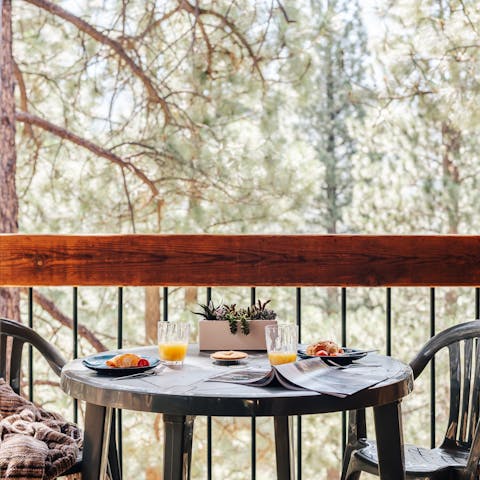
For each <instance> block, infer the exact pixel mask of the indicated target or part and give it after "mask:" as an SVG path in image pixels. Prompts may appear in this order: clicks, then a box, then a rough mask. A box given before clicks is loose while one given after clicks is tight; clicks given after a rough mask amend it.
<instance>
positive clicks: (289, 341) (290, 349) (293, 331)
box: [265, 323, 298, 365]
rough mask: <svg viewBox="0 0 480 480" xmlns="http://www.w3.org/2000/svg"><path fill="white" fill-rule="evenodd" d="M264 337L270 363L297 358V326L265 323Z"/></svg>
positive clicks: (275, 363)
mask: <svg viewBox="0 0 480 480" xmlns="http://www.w3.org/2000/svg"><path fill="white" fill-rule="evenodd" d="M265 339H266V342H267V353H268V359H269V361H270V365H281V364H282V363H290V362H295V360H297V346H298V328H297V326H296V325H294V324H290V323H288V324H277V325H267V326H266V327H265Z"/></svg>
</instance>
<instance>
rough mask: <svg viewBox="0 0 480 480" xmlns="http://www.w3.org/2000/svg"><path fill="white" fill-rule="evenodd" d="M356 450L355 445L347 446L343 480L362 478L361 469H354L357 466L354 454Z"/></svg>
mask: <svg viewBox="0 0 480 480" xmlns="http://www.w3.org/2000/svg"><path fill="white" fill-rule="evenodd" d="M355 450H356V449H355V448H353V447H347V449H346V451H345V456H344V458H343V465H342V476H341V477H340V478H341V480H358V479H359V478H360V473H361V471H359V470H353V468H355V459H354V457H353V456H352V454H353V452H354V451H355Z"/></svg>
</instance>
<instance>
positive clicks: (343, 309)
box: [340, 287, 348, 458]
mask: <svg viewBox="0 0 480 480" xmlns="http://www.w3.org/2000/svg"><path fill="white" fill-rule="evenodd" d="M340 311H341V313H340V315H341V323H342V333H341V335H342V345H343V346H345V345H347V289H346V288H345V287H342V289H341V309H340ZM347 435H348V431H347V412H342V458H343V457H344V455H345V449H346V448H347Z"/></svg>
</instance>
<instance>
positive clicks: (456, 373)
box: [445, 342, 462, 443]
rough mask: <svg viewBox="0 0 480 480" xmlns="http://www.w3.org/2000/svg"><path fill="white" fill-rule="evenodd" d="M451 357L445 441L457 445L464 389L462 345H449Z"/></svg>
mask: <svg viewBox="0 0 480 480" xmlns="http://www.w3.org/2000/svg"><path fill="white" fill-rule="evenodd" d="M448 351H449V357H450V413H449V419H448V427H447V433H446V435H445V441H446V442H447V443H448V442H452V443H456V438H457V432H458V420H459V419H458V414H459V411H460V392H461V387H462V367H461V363H460V345H459V343H458V342H456V343H452V344H450V345H448Z"/></svg>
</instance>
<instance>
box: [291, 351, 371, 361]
mask: <svg viewBox="0 0 480 480" xmlns="http://www.w3.org/2000/svg"><path fill="white" fill-rule="evenodd" d="M342 348H343V352H344V353H342V354H340V355H334V356H333V355H324V356H320V355H307V353H306V352H305V350H304V349H300V350H298V352H297V354H298V357H299V358H301V359H302V360H305V359H307V358H321V359H322V360H325V363H327V364H328V365H332V364H333V363H335V364H337V365H348V364H349V363H352V362H353V361H355V360H359V359H360V358H363V357H365V356H366V355H367V353H368V352H367V351H365V350H358V349H355V348H345V347H342ZM330 362H332V363H330Z"/></svg>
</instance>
